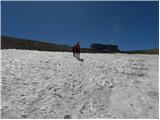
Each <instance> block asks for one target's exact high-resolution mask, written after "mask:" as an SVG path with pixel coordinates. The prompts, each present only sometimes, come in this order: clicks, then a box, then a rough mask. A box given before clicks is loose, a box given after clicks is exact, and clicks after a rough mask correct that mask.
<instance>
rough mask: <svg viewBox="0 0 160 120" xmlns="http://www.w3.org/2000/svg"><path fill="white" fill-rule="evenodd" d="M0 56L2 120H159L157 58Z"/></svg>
mask: <svg viewBox="0 0 160 120" xmlns="http://www.w3.org/2000/svg"><path fill="white" fill-rule="evenodd" d="M1 52H2V89H1V90H2V92H1V93H2V94H1V95H2V96H1V97H2V110H1V111H2V118H46V119H48V118H111V119H112V118H159V116H158V109H159V108H158V106H159V94H158V89H159V88H158V87H159V86H158V55H128V54H86V53H84V54H81V58H83V59H84V62H81V61H78V60H77V59H76V58H74V57H73V56H72V53H67V52H44V51H43V52H42V51H30V50H2V51H1Z"/></svg>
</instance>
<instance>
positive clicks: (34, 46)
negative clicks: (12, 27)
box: [1, 36, 95, 53]
mask: <svg viewBox="0 0 160 120" xmlns="http://www.w3.org/2000/svg"><path fill="white" fill-rule="evenodd" d="M1 48H2V49H29V50H40V51H65V52H71V51H72V47H70V46H66V45H58V44H53V43H47V42H41V41H36V40H27V39H21V38H15V37H9V36H2V37H1ZM81 52H86V53H93V52H95V51H94V50H92V49H90V48H81Z"/></svg>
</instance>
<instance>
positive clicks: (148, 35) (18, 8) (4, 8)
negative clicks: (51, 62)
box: [1, 1, 159, 50]
mask: <svg viewBox="0 0 160 120" xmlns="http://www.w3.org/2000/svg"><path fill="white" fill-rule="evenodd" d="M158 7H159V4H158V1H141V2H140V1H133V2H131V1H119V2H116V1H101V2H99V1H92V2H91V1H90V2H87V1H83V2H78V1H77V2H76V1H70V2H69V1H67V2H63V1H61V2H60V1H59V2H56V1H50V2H45V1H41V2H40V1H39V2H38V1H36V2H35V1H34V2H33V1H30V2H29V1H28V2H25V1H17V2H16V1H14V2H11V1H5V2H4V1H3V2H1V25H2V26H1V32H2V33H1V34H2V35H8V36H14V37H19V38H27V39H33V40H39V41H41V40H42V41H47V42H50V43H58V44H68V45H73V44H75V43H76V42H78V41H80V44H81V47H90V44H91V43H93V42H94V43H104V44H110V43H116V44H117V45H118V46H119V48H120V49H121V50H137V49H149V48H158V46H159V45H158V42H159V36H158V35H159V31H158V30H159V13H158V9H159V8H158Z"/></svg>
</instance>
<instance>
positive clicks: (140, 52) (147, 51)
mask: <svg viewBox="0 0 160 120" xmlns="http://www.w3.org/2000/svg"><path fill="white" fill-rule="evenodd" d="M127 53H131V54H159V49H158V48H155V49H148V50H133V51H128V52H127Z"/></svg>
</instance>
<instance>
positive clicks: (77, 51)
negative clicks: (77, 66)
mask: <svg viewBox="0 0 160 120" xmlns="http://www.w3.org/2000/svg"><path fill="white" fill-rule="evenodd" d="M75 49H76V57H77V58H80V45H79V42H78V43H77V45H76V46H75Z"/></svg>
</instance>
